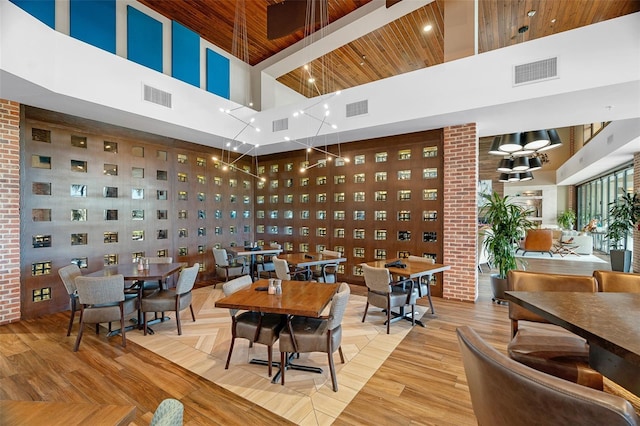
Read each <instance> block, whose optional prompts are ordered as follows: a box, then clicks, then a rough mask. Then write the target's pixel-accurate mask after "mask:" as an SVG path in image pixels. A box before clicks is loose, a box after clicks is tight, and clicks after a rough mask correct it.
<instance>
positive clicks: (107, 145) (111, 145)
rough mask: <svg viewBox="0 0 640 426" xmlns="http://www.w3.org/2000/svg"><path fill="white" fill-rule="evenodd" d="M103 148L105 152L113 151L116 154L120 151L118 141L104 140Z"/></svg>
mask: <svg viewBox="0 0 640 426" xmlns="http://www.w3.org/2000/svg"><path fill="white" fill-rule="evenodd" d="M102 148H103V150H104V152H112V153H114V154H117V153H118V143H117V142H109V141H103V145H102Z"/></svg>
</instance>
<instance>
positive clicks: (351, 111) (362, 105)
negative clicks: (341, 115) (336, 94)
mask: <svg viewBox="0 0 640 426" xmlns="http://www.w3.org/2000/svg"><path fill="white" fill-rule="evenodd" d="M368 113H369V101H368V100H366V99H365V100H364V101H359V102H354V103H352V104H347V118H349V117H355V116H356V115H364V114H368Z"/></svg>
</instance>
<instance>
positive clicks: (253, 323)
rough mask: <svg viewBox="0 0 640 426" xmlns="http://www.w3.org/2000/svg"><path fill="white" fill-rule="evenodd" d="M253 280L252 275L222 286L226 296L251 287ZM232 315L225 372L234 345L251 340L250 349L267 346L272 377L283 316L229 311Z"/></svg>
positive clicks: (235, 310) (236, 310) (268, 363)
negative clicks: (274, 345) (257, 345)
mask: <svg viewBox="0 0 640 426" xmlns="http://www.w3.org/2000/svg"><path fill="white" fill-rule="evenodd" d="M252 282H253V280H252V279H251V276H250V275H243V276H241V277H238V278H234V279H232V280H231V281H227V282H226V283H224V284H223V285H222V291H223V292H224V295H225V296H230V295H232V294H233V293H235V292H237V291H240V290H244V289H247V288H249V287H251V283H252ZM229 314H230V315H231V344H230V345H229V354H228V355H227V363H226V364H225V366H224V369H225V370H228V369H229V363H230V362H231V354H232V353H233V345H234V343H235V341H236V339H237V338H243V339H247V340H249V347H251V346H253V343H260V344H262V345H266V346H267V359H268V361H267V365H268V368H269V377H271V372H272V363H273V353H272V352H273V351H272V349H273V344H274V343H275V342H276V341H277V340H278V335H279V333H280V330H281V329H282V325H283V320H284V318H283V317H282V315H277V314H269V313H261V312H253V311H243V312H239V310H238V309H229Z"/></svg>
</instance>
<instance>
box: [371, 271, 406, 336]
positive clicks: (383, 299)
mask: <svg viewBox="0 0 640 426" xmlns="http://www.w3.org/2000/svg"><path fill="white" fill-rule="evenodd" d="M362 270H363V272H364V283H365V284H366V285H367V304H366V305H365V308H364V315H363V316H362V322H364V320H365V319H366V318H367V311H368V310H369V305H370V304H371V305H373V306H376V307H378V308H382V309H384V310H385V311H386V313H387V321H386V324H387V334H389V327H390V325H391V322H392V319H391V309H392V308H401V309H404V307H405V306H407V305H410V306H411V323H412V324H414V325H415V321H414V319H413V318H414V314H415V307H416V301H417V300H418V289H417V288H414V283H413V280H403V281H396V282H393V281H391V274H390V273H389V270H388V269H387V268H375V267H373V266H369V265H366V264H363V265H362ZM399 319H402V316H398V317H396V318H395V320H399Z"/></svg>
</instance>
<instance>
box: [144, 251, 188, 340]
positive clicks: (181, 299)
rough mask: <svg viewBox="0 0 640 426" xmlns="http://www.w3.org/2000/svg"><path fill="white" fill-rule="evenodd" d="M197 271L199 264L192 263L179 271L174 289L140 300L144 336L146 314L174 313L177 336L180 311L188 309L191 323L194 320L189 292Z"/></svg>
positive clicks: (179, 328) (180, 328) (180, 330)
mask: <svg viewBox="0 0 640 426" xmlns="http://www.w3.org/2000/svg"><path fill="white" fill-rule="evenodd" d="M199 269H200V264H199V263H194V264H193V266H192V267H190V268H183V269H182V271H180V276H179V277H178V282H177V283H176V287H175V289H162V290H160V291H158V292H157V293H153V294H152V295H150V296H148V297H143V298H142V301H141V303H140V310H141V311H142V324H143V328H144V334H145V335H146V334H147V315H146V313H147V312H166V311H174V312H175V313H176V324H177V326H178V335H181V334H182V326H181V324H180V311H182V310H183V309H186V308H187V307H189V310H190V311H191V318H192V319H193V321H195V320H196V316H195V314H194V313H193V306H192V305H191V300H192V294H191V290H192V289H193V285H194V284H195V282H196V278H197V277H198V270H199Z"/></svg>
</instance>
